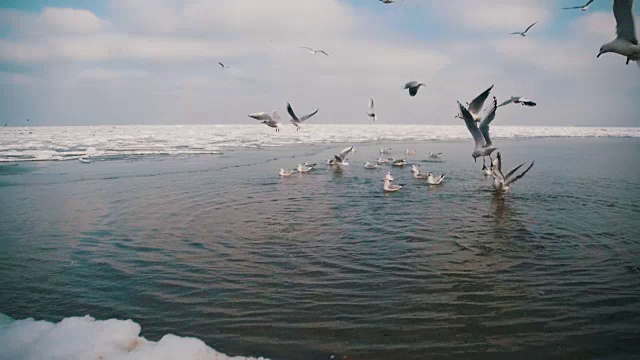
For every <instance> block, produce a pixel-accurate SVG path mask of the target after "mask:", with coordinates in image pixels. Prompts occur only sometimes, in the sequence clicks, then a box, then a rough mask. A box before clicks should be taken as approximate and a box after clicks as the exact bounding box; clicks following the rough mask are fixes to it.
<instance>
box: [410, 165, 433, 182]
mask: <svg viewBox="0 0 640 360" xmlns="http://www.w3.org/2000/svg"><path fill="white" fill-rule="evenodd" d="M411 174H412V175H413V177H414V178H416V179H418V180H428V179H429V175H422V174H421V173H420V169H419V168H418V167H417V166H415V165H411Z"/></svg>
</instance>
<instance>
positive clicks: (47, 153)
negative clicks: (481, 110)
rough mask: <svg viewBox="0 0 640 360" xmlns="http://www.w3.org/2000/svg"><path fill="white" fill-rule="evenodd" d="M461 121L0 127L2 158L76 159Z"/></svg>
mask: <svg viewBox="0 0 640 360" xmlns="http://www.w3.org/2000/svg"><path fill="white" fill-rule="evenodd" d="M491 132H492V138H494V139H500V138H537V137H640V128H596V127H558V126H492V127H491ZM470 138H471V136H470V134H469V132H468V131H467V129H466V128H465V127H464V126H462V124H460V125H446V126H438V125H322V124H309V125H305V126H304V127H303V128H302V130H300V131H295V130H294V128H293V126H291V128H288V127H285V128H284V129H283V131H281V132H279V133H276V132H275V131H273V129H271V128H268V127H266V126H261V125H259V124H255V125H170V126H151V125H127V126H68V127H29V128H24V127H23V128H18V127H6V128H2V129H1V130H0V162H6V161H43V160H72V159H77V158H79V157H81V156H90V157H103V158H110V157H122V156H142V155H198V154H218V153H220V152H221V151H224V150H227V149H232V148H238V147H244V148H260V147H273V146H285V145H293V144H322V143H340V144H352V143H362V142H372V141H422V140H425V141H428V140H456V139H470Z"/></svg>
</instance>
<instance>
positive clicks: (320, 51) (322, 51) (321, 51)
mask: <svg viewBox="0 0 640 360" xmlns="http://www.w3.org/2000/svg"><path fill="white" fill-rule="evenodd" d="M317 52H319V53H321V54H325V55H327V56H329V54H327V53H326V52H324V50H318V51H317Z"/></svg>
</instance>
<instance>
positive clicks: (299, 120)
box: [287, 103, 320, 131]
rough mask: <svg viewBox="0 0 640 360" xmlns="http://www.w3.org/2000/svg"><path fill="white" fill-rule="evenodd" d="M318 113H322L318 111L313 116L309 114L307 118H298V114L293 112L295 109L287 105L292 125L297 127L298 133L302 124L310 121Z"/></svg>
mask: <svg viewBox="0 0 640 360" xmlns="http://www.w3.org/2000/svg"><path fill="white" fill-rule="evenodd" d="M318 111H320V109H317V110H316V111H314V112H312V113H311V114H307V115H305V116H301V117H299V118H298V117H297V116H296V113H295V112H293V108H292V107H291V104H289V103H287V112H288V113H289V115H291V123H292V124H293V125H295V127H296V131H298V130H300V125H302V123H303V122H304V121H306V120H309V118H311V117H312V116H313V115H315V114H317V113H318Z"/></svg>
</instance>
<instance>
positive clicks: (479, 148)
mask: <svg viewBox="0 0 640 360" xmlns="http://www.w3.org/2000/svg"><path fill="white" fill-rule="evenodd" d="M458 106H459V107H460V113H461V114H462V117H463V119H464V122H465V124H466V125H467V129H468V130H469V132H470V133H471V136H473V140H474V142H475V148H474V150H473V153H471V156H473V160H474V161H475V160H477V158H478V157H480V156H482V162H483V164H484V157H485V156H491V153H492V152H494V151H495V150H496V149H497V148H496V147H493V146H492V143H491V138H490V137H489V124H490V123H491V121H493V119H494V118H495V116H496V109H497V99H496V98H495V97H494V98H493V106H492V107H491V108H490V109H489V112H488V113H487V115H486V116H485V118H484V119H482V121H481V122H480V126H477V125H476V122H475V121H474V119H473V116H471V113H470V112H469V111H468V110H467V109H466V108H465V107H464V106H462V104H460V102H458Z"/></svg>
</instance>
